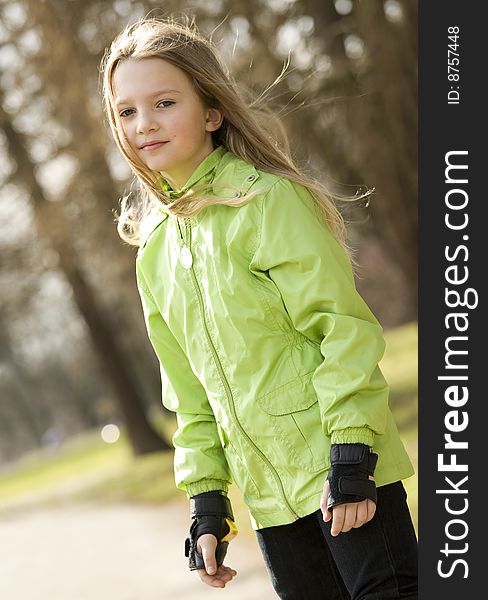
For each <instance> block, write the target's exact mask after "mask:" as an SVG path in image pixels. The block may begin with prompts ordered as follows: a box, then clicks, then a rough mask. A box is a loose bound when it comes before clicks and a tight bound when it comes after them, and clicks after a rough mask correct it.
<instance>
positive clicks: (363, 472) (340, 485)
mask: <svg viewBox="0 0 488 600" xmlns="http://www.w3.org/2000/svg"><path fill="white" fill-rule="evenodd" d="M377 461H378V455H377V454H375V453H374V452H370V448H369V446H366V444H332V446H331V448H330V464H331V468H330V471H329V474H328V476H327V479H328V481H329V486H330V492H329V496H328V498H327V508H328V509H329V510H330V509H331V508H333V507H334V506H337V505H338V504H346V503H348V502H362V501H363V500H365V499H367V498H368V499H369V500H372V501H373V502H374V503H375V504H376V484H375V482H374V481H373V480H371V479H369V475H373V473H374V470H375V467H376V463H377Z"/></svg>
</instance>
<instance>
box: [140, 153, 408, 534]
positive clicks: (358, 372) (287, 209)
mask: <svg viewBox="0 0 488 600" xmlns="http://www.w3.org/2000/svg"><path fill="white" fill-rule="evenodd" d="M197 182H199V183H201V182H226V183H232V184H234V185H236V186H238V188H239V189H240V190H241V192H242V194H244V193H247V192H252V191H253V190H255V189H256V187H255V186H259V187H258V189H259V190H261V191H260V193H259V194H258V195H256V196H255V197H254V198H252V199H251V200H250V201H249V202H248V203H246V204H245V205H243V206H241V207H239V208H235V207H230V206H226V205H214V206H210V207H206V208H205V209H203V211H201V212H200V213H199V214H198V215H197V216H196V217H192V218H187V219H178V218H176V217H174V216H172V215H168V214H167V213H165V212H164V211H162V209H158V210H157V211H156V212H155V214H154V215H153V217H154V218H153V219H152V220H150V221H147V222H146V225H147V232H146V235H145V239H144V240H143V243H142V244H141V247H140V249H139V252H138V255H137V259H136V274H137V283H138V289H139V293H140V295H141V300H142V306H143V311H144V317H145V322H146V326H147V330H148V334H149V338H150V340H151V343H152V345H153V347H154V350H155V352H156V354H157V357H158V359H159V362H160V364H161V379H162V386H163V397H162V400H163V403H164V405H165V406H166V407H167V408H168V409H170V410H172V411H175V412H176V416H177V424H178V427H177V431H176V433H175V435H174V437H173V443H174V446H175V460H174V468H175V479H176V485H177V486H178V488H180V489H182V490H185V491H186V493H187V494H188V495H189V496H193V495H195V494H198V493H200V492H205V491H210V490H215V489H223V490H225V491H227V489H228V485H229V484H230V483H231V482H232V481H234V482H235V483H236V484H237V486H238V487H239V488H240V490H241V491H242V493H243V495H244V500H245V502H246V504H247V506H248V508H249V512H250V515H251V521H252V524H253V527H254V528H255V529H260V528H262V527H269V526H274V525H282V524H285V523H290V522H292V521H294V520H296V519H297V518H298V517H301V516H305V515H307V514H310V513H312V512H314V511H316V510H317V509H318V508H319V503H320V496H321V492H322V487H323V484H324V481H325V479H326V477H327V470H328V469H329V466H330V462H329V449H330V444H331V443H353V442H361V443H365V444H369V445H370V446H373V449H374V451H375V452H377V453H378V455H379V460H378V465H377V468H376V472H375V480H376V483H377V485H378V486H381V485H384V484H387V483H391V482H394V481H397V480H399V479H403V478H405V477H409V476H410V475H412V473H413V468H412V465H411V463H410V460H409V458H408V456H407V453H406V451H405V449H404V447H403V444H402V442H401V440H400V438H399V435H398V432H397V429H396V426H395V423H394V421H393V418H392V414H391V412H390V409H389V407H388V392H389V388H388V385H387V383H386V382H385V379H384V378H383V375H382V373H381V371H380V369H379V367H378V361H379V360H380V359H381V357H382V356H383V352H384V348H385V342H384V339H383V335H382V328H381V326H380V325H379V323H378V321H377V320H376V319H375V317H374V316H373V314H372V313H371V311H370V310H369V308H368V307H367V305H366V304H365V302H364V301H363V300H362V298H361V297H360V295H359V294H358V292H357V291H356V289H355V285H354V279H353V274H352V270H351V266H350V262H349V259H348V258H347V256H346V254H345V252H344V250H343V249H342V247H341V246H340V244H338V243H337V242H336V241H335V239H334V238H333V236H332V235H331V234H330V233H329V231H328V229H327V228H326V227H325V226H324V225H322V223H321V222H320V221H319V219H318V218H317V216H316V213H315V210H314V203H313V199H312V197H311V195H310V193H309V192H308V190H307V189H306V188H304V187H303V186H301V185H297V184H295V183H292V182H290V181H289V180H288V179H285V178H282V177H278V176H275V175H272V174H270V173H266V172H264V171H260V170H257V169H256V168H254V167H253V166H252V165H250V164H248V163H246V162H244V161H242V160H241V159H240V158H238V157H237V156H235V155H234V154H233V153H231V152H227V151H226V150H225V149H224V148H223V147H222V146H219V147H218V148H216V149H215V150H214V151H213V152H212V153H211V154H210V155H208V156H207V157H206V158H205V159H204V160H203V161H202V162H201V163H200V165H199V166H198V167H197V168H196V169H195V171H194V173H193V174H192V176H191V177H190V179H189V180H188V181H187V183H186V185H185V186H184V188H183V189H188V188H191V186H192V185H195V184H196V183H197ZM163 183H164V182H163ZM214 193H217V194H221V195H229V194H235V191H232V190H231V189H227V190H218V191H214Z"/></svg>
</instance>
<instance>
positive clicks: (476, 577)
mask: <svg viewBox="0 0 488 600" xmlns="http://www.w3.org/2000/svg"><path fill="white" fill-rule="evenodd" d="M479 11H480V6H479V5H476V4H475V3H469V2H462V1H460V0H458V1H452V0H443V1H442V2H435V1H433V0H420V1H419V200H420V203H419V204H420V210H419V223H420V261H419V276H420V291H419V306H420V309H419V567H420V598H421V600H432V599H437V598H439V599H442V600H451V599H452V600H459V599H462V600H471V599H475V598H484V597H488V592H487V589H486V588H487V585H486V583H485V581H484V580H485V579H486V577H484V575H485V574H488V551H487V549H485V546H486V542H485V536H486V534H487V530H488V526H487V514H488V513H485V511H484V510H483V512H482V509H483V508H484V505H485V504H487V502H488V491H487V490H488V429H487V424H488V416H485V413H487V412H488V411H485V410H484V408H485V406H488V401H487V397H488V394H487V391H486V385H483V384H484V383H485V378H484V375H485V373H486V374H487V375H488V351H487V347H488V343H487V335H488V327H487V319H486V302H485V301H484V297H483V294H482V292H481V289H482V284H483V283H484V282H483V279H484V273H485V272H486V271H487V269H486V264H487V259H486V257H487V256H488V250H487V244H486V242H487V241H488V231H487V211H486V204H487V203H488V198H487V195H488V192H487V191H486V190H487V189H488V182H487V183H485V181H484V179H485V177H486V175H487V174H488V165H487V164H486V158H485V157H486V154H487V151H486V148H485V145H486V143H483V142H485V139H486V133H487V129H488V128H487V119H486V112H487V111H488V106H487V103H486V101H485V99H484V96H483V93H482V89H483V88H484V82H485V80H486V79H487V75H486V72H487V69H486V67H485V61H486V58H485V57H486V41H487V39H488V35H487V25H486V21H485V20H484V19H483V17H482V15H481V13H480V12H479ZM448 27H459V38H458V43H459V48H458V50H459V59H460V64H459V69H460V71H459V73H460V77H459V82H450V81H449V80H448V62H447V61H448V44H449V40H448V35H449V33H448ZM451 85H454V86H457V85H459V92H460V99H459V104H458V105H456V104H448V92H449V91H450V86H451ZM454 89H456V88H454ZM453 96H454V94H453ZM460 150H466V151H468V154H467V156H464V157H462V158H457V159H455V162H458V163H465V164H466V163H467V164H468V170H467V173H468V184H463V185H459V186H458V187H459V188H463V189H464V190H465V191H466V192H467V193H468V196H469V203H468V205H467V207H466V209H465V210H459V211H457V212H456V213H455V214H453V215H452V218H453V220H454V219H458V221H457V222H459V223H460V222H461V220H462V219H463V218H464V217H463V214H464V212H466V213H467V215H468V218H469V222H468V225H467V227H466V229H464V230H462V231H450V230H449V229H448V228H447V226H446V224H445V215H446V212H448V211H447V208H446V203H445V197H446V193H447V192H448V190H449V189H451V188H454V187H456V186H453V185H448V184H446V182H445V168H446V162H445V155H446V153H447V152H449V151H460ZM454 197H455V196H452V198H454ZM457 197H458V199H460V198H461V195H460V194H458V196H457ZM466 235H467V236H468V239H466V238H463V236H466ZM461 245H465V246H466V247H467V251H468V253H469V256H467V257H466V251H464V250H459V254H458V259H457V260H454V261H452V262H449V261H448V260H447V259H446V257H445V247H446V246H449V247H450V250H451V256H452V255H453V253H454V250H455V248H456V247H458V246H461ZM466 258H467V260H464V259H466ZM453 264H457V265H458V267H459V269H460V271H459V277H460V276H461V274H462V275H464V274H465V271H464V266H466V267H467V268H468V272H469V278H468V280H467V282H466V283H465V284H464V285H451V284H449V283H447V282H446V275H445V269H446V267H448V266H449V265H453ZM451 274H453V273H452V272H451ZM446 287H447V288H449V289H457V290H458V291H459V293H460V294H461V295H462V294H463V292H464V291H465V290H466V289H467V288H472V289H474V290H476V291H477V294H478V305H477V306H476V307H475V308H467V307H458V308H449V307H447V306H446V301H445V293H446ZM473 298H474V293H473V294H471V300H472V299H473ZM470 303H471V301H470ZM448 312H459V313H465V314H467V319H468V321H469V327H468V329H467V330H466V331H465V332H457V331H456V330H455V328H454V326H453V325H452V323H453V322H452V321H451V328H450V329H447V328H446V323H445V317H446V314H447V313H448ZM449 336H467V337H468V339H467V340H465V341H462V340H461V341H457V342H453V344H454V346H456V347H457V348H458V349H463V350H467V351H468V354H467V355H460V356H458V357H457V360H456V362H457V363H463V362H465V363H466V362H467V363H468V369H467V370H465V371H464V372H463V373H464V374H466V375H467V376H468V380H467V382H459V384H460V385H466V386H467V387H468V392H469V399H468V401H467V403H466V404H465V406H464V407H459V408H458V409H457V410H458V411H460V412H459V418H460V420H461V419H462V418H464V416H463V415H462V412H461V411H465V412H466V413H467V415H468V418H469V424H468V426H467V428H466V429H465V430H464V431H461V432H459V433H452V436H453V439H455V440H459V441H467V442H468V444H469V447H468V449H462V450H461V449H460V450H457V451H456V452H455V454H456V455H457V462H458V463H460V464H467V465H468V471H467V472H465V473H463V474H462V475H461V473H460V472H452V473H447V472H445V473H441V472H440V471H439V469H438V464H437V461H438V454H439V453H443V452H444V453H445V454H446V459H445V461H444V462H448V461H449V456H448V455H449V454H450V453H451V452H452V451H450V450H445V449H444V443H445V439H444V434H446V433H449V430H448V429H446V424H445V415H446V413H447V412H448V411H450V410H453V408H452V407H450V406H448V405H447V404H446V402H445V397H444V392H445V389H446V387H447V386H448V385H455V382H451V383H448V382H446V381H442V380H439V379H438V376H439V375H445V374H446V369H445V367H444V362H445V353H446V348H445V342H446V339H447V338H448V337H449ZM451 347H452V346H451ZM460 373H461V371H459V370H458V371H449V374H460ZM485 430H486V432H485ZM466 475H467V476H468V481H467V482H466V484H465V485H463V486H461V487H462V489H465V490H467V493H466V494H449V495H448V494H438V493H436V490H438V489H441V490H442V489H447V488H449V485H448V484H447V485H446V481H445V479H444V477H445V476H448V477H451V479H452V481H453V482H458V481H459V480H460V479H462V477H464V476H466ZM446 498H451V500H450V502H451V503H452V504H451V505H450V506H451V507H452V508H454V509H460V508H462V507H464V506H465V503H464V499H465V498H466V500H467V502H468V503H469V506H468V509H467V511H466V513H464V514H462V515H458V516H456V515H450V514H449V513H448V512H447V510H446V506H445V500H446ZM456 518H459V519H461V520H464V521H465V523H466V527H467V528H468V533H467V535H466V537H465V538H464V539H460V540H457V541H456V540H450V539H449V537H448V535H447V533H446V525H447V523H448V522H449V521H450V520H451V519H456ZM466 527H465V526H464V525H462V524H460V523H457V524H456V523H453V524H451V525H450V526H448V528H447V529H448V531H449V533H450V534H451V535H453V536H459V537H461V536H462V535H463V534H464V532H465V531H466ZM446 544H448V546H449V550H448V552H449V554H447V555H446V554H443V553H442V552H441V550H446ZM465 544H467V545H468V546H467V547H466V546H465ZM452 550H453V551H454V552H452ZM464 550H466V551H464ZM457 559H459V560H464V561H466V564H467V569H468V571H466V567H465V565H464V563H457V564H456V565H455V564H454V562H455V560H457ZM440 560H442V561H443V563H442V566H441V570H443V571H444V573H449V571H450V570H451V569H452V573H451V575H450V576H448V577H441V576H440V574H439V572H438V568H439V561H440ZM465 574H467V575H468V576H467V578H465V577H464V575H465Z"/></svg>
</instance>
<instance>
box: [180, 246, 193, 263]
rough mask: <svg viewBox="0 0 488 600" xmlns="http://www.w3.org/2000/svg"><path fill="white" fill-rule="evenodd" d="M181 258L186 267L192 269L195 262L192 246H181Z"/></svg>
mask: <svg viewBox="0 0 488 600" xmlns="http://www.w3.org/2000/svg"><path fill="white" fill-rule="evenodd" d="M180 260H181V264H182V265H183V268H184V269H191V266H192V264H193V255H192V253H191V250H190V248H188V246H187V245H186V244H184V245H183V246H182V247H181V250H180Z"/></svg>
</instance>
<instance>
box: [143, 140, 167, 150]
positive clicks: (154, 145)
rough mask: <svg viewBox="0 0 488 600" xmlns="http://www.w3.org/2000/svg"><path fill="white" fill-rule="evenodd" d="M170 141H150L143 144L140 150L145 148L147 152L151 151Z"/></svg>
mask: <svg viewBox="0 0 488 600" xmlns="http://www.w3.org/2000/svg"><path fill="white" fill-rule="evenodd" d="M167 143H168V142H156V141H155V142H148V143H146V144H143V145H142V146H141V147H140V150H145V151H146V152H151V151H153V150H157V149H158V148H161V146H164V144H167Z"/></svg>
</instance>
